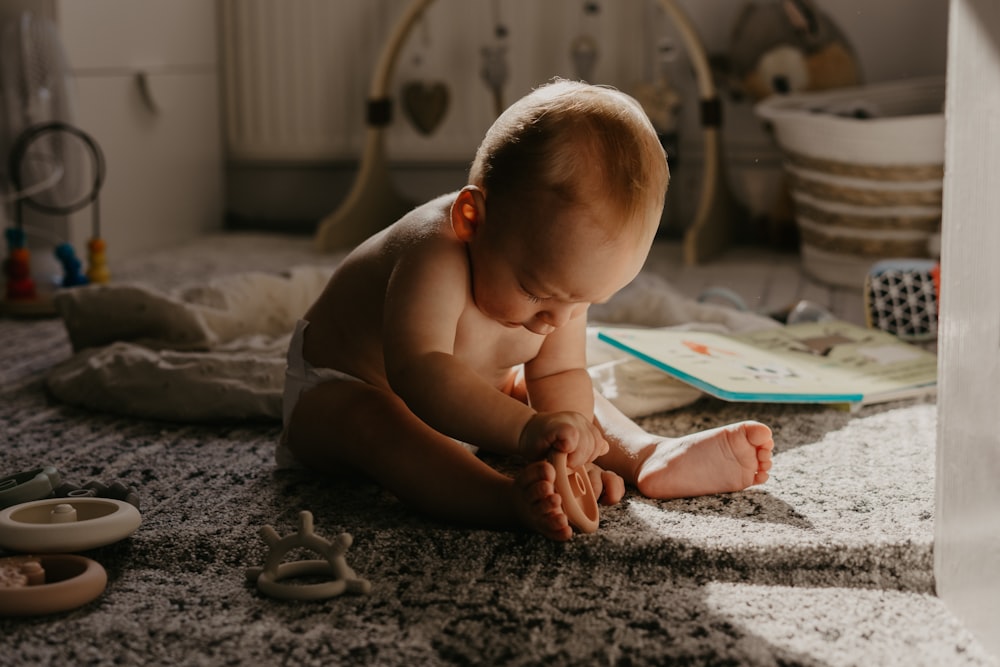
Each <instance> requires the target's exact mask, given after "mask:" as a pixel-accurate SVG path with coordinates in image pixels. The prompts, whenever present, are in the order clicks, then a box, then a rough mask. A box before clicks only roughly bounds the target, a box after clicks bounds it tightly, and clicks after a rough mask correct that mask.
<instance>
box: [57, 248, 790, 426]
mask: <svg viewBox="0 0 1000 667" xmlns="http://www.w3.org/2000/svg"><path fill="white" fill-rule="evenodd" d="M332 270H333V269H332V267H330V266H299V267H296V268H294V269H292V270H290V271H288V272H286V273H283V274H273V273H261V272H247V273H240V274H235V275H231V276H226V277H223V278H218V279H213V280H210V281H208V282H204V283H201V284H192V285H190V286H187V287H183V288H179V289H176V290H172V291H169V292H164V291H160V290H157V289H155V288H153V287H149V286H145V285H141V284H111V285H91V286H87V287H81V288H74V289H71V290H65V291H63V292H61V293H60V294H59V295H58V296H57V297H56V299H55V301H56V308H57V310H58V312H59V315H60V316H61V317H62V319H63V322H64V324H65V326H66V330H67V333H68V334H69V339H70V342H71V344H72V346H73V350H74V354H73V356H72V357H71V358H70V359H68V360H67V361H65V362H64V363H62V364H59V365H58V366H56V367H55V368H53V369H52V370H51V371H50V372H49V374H48V376H47V378H46V386H47V388H48V390H49V392H50V393H51V394H52V395H53V396H55V397H56V398H58V399H59V400H62V401H64V402H66V403H70V404H73V405H77V406H81V407H86V408H90V409H95V410H100V411H105V412H112V413H117V414H123V415H130V416H136V417H144V418H153V419H163V420H169V421H180V422H212V421H232V420H280V419H281V395H282V387H283V383H284V370H285V351H286V348H287V345H288V341H289V337H290V335H291V331H292V329H293V328H294V325H295V321H296V320H297V319H298V318H299V317H301V316H302V314H303V313H305V311H306V309H307V308H308V307H309V305H310V304H311V303H312V302H313V300H314V299H315V298H316V297H317V296H318V295H319V293H320V291H321V290H322V289H323V287H324V286H325V284H326V281H327V279H328V278H329V276H330V273H331V272H332ZM591 316H592V319H593V320H594V321H595V322H598V321H599V322H601V323H609V324H614V323H618V324H629V325H638V326H655V327H663V326H677V325H684V326H689V327H690V326H697V327H699V328H705V327H715V328H722V329H724V330H731V331H741V330H749V329H753V328H760V327H765V326H777V324H776V323H775V322H774V321H773V320H770V319H769V318H766V317H763V316H760V315H756V314H753V313H748V312H741V311H738V310H735V309H733V308H726V307H723V306H718V305H714V304H703V303H698V302H697V301H695V300H693V299H690V298H688V297H685V296H683V295H681V294H679V293H678V292H677V291H675V290H674V289H673V288H672V287H671V286H670V285H669V284H667V283H666V281H664V280H663V279H662V278H660V277H658V276H656V275H653V274H642V275H640V276H639V278H637V279H636V280H635V281H634V282H633V283H632V284H631V285H629V286H628V287H626V288H625V289H624V290H622V292H620V293H619V294H618V295H616V296H615V298H613V299H612V300H611V301H609V302H608V303H607V304H604V305H600V306H595V307H593V308H592V309H591ZM588 365H589V367H590V372H591V376H592V377H593V379H594V383H595V386H596V387H597V389H598V390H599V391H601V392H602V393H603V394H604V395H605V396H607V397H608V398H609V399H610V400H611V401H612V402H613V403H615V404H616V405H617V406H618V407H619V408H620V409H622V411H623V412H625V413H626V414H628V415H629V416H632V417H639V416H643V415H648V414H652V413H654V412H660V411H663V410H669V409H673V408H677V407H681V406H683V405H687V404H689V403H691V402H693V401H695V400H697V399H698V398H699V397H700V396H701V393H700V392H699V391H698V390H696V389H694V388H692V387H690V386H688V385H686V384H683V383H681V382H679V381H676V380H674V379H672V378H671V377H669V376H668V375H666V374H665V373H663V372H661V371H658V370H656V369H655V368H653V367H651V366H649V365H648V364H645V363H643V362H641V361H638V360H636V359H634V358H632V357H630V356H629V355H627V354H625V353H623V352H621V351H619V350H617V349H615V348H613V347H612V346H610V345H607V344H606V343H603V342H601V341H599V340H598V339H597V336H596V330H591V332H590V336H589V339H588Z"/></svg>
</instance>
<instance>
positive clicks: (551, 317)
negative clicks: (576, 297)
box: [538, 306, 573, 329]
mask: <svg viewBox="0 0 1000 667" xmlns="http://www.w3.org/2000/svg"><path fill="white" fill-rule="evenodd" d="M572 313H573V311H572V308H570V307H569V306H556V307H552V308H546V309H545V310H543V311H542V312H540V313H538V319H540V320H541V321H543V322H545V323H546V324H548V325H550V326H553V327H555V328H557V329H558V328H559V327H561V326H562V325H564V324H566V323H567V322H569V318H570V317H571V316H572Z"/></svg>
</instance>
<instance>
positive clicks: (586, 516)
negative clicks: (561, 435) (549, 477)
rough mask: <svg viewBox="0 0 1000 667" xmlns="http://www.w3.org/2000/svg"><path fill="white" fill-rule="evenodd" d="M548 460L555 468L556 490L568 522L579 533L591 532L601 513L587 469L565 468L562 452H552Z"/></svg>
mask: <svg viewBox="0 0 1000 667" xmlns="http://www.w3.org/2000/svg"><path fill="white" fill-rule="evenodd" d="M549 460H550V461H551V462H552V465H553V466H555V469H556V484H555V486H556V492H557V493H558V494H559V495H560V496H561V497H562V507H563V512H565V513H566V517H567V518H568V519H569V522H570V524H571V525H572V526H573V527H574V528H576V529H577V530H579V531H580V532H581V533H593V532H594V531H596V530H597V525H598V524H599V523H600V521H601V513H600V511H599V510H598V509H597V496H596V495H595V494H594V486H593V485H592V484H591V483H590V476H589V475H588V474H587V471H586V470H584V469H583V468H572V469H570V468H567V466H566V454H565V453H563V452H558V453H556V454H553V455H552V456H551V457H550V459H549Z"/></svg>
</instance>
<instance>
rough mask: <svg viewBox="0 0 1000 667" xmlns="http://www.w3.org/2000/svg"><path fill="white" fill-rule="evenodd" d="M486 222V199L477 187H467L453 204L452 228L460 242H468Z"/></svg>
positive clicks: (460, 192)
mask: <svg viewBox="0 0 1000 667" xmlns="http://www.w3.org/2000/svg"><path fill="white" fill-rule="evenodd" d="M485 221H486V197H485V196H484V195H483V191H482V190H480V189H479V188H478V187H477V186H475V185H467V186H465V187H464V188H462V189H461V190H460V191H459V193H458V194H457V195H456V196H455V201H454V202H452V204H451V227H452V229H454V230H455V236H457V237H458V239H459V240H460V241H463V242H467V241H469V240H471V239H472V237H473V236H474V235H475V233H476V230H477V229H479V227H480V225H482V224H483V223H484V222H485Z"/></svg>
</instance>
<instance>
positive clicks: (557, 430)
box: [518, 412, 608, 468]
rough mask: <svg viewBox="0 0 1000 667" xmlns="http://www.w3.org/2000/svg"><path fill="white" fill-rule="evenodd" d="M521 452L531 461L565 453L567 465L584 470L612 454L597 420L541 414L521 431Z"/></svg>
mask: <svg viewBox="0 0 1000 667" xmlns="http://www.w3.org/2000/svg"><path fill="white" fill-rule="evenodd" d="M518 451H520V452H521V453H522V454H523V455H524V456H525V457H526V458H528V459H540V458H544V457H546V456H548V455H549V454H550V453H551V452H553V451H557V452H565V453H566V455H567V456H566V465H568V466H569V467H570V468H576V467H580V466H582V465H585V464H587V463H590V462H591V461H593V460H594V459H596V458H597V457H599V456H602V455H603V454H606V453H607V451H608V443H607V441H606V440H605V439H604V436H603V435H602V434H601V431H600V429H598V428H597V426H596V425H595V424H594V422H593V420H591V419H587V418H586V417H585V416H583V415H582V414H580V413H579V412H540V413H538V414H536V415H535V416H534V417H532V418H531V419H529V420H528V423H527V424H525V425H524V429H523V430H522V431H521V437H520V440H519V442H518Z"/></svg>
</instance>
